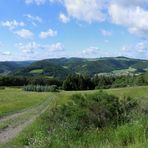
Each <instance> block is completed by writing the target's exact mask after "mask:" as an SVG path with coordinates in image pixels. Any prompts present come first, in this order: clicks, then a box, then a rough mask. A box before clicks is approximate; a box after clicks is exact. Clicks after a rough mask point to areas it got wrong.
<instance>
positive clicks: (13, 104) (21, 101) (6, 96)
mask: <svg viewBox="0 0 148 148" xmlns="http://www.w3.org/2000/svg"><path fill="white" fill-rule="evenodd" d="M49 97H50V94H49V93H34V92H29V93H28V92H25V91H22V89H21V88H20V89H17V88H5V89H0V118H1V117H3V116H6V115H10V114H13V113H16V112H20V111H24V110H26V109H29V108H31V107H34V106H37V105H39V104H41V103H42V102H44V101H45V100H47V99H48V98H49Z"/></svg>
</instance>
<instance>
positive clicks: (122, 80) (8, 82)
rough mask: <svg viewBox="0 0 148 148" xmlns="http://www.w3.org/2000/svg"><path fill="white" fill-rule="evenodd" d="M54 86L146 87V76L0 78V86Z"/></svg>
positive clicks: (72, 87)
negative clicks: (63, 78) (62, 78)
mask: <svg viewBox="0 0 148 148" xmlns="http://www.w3.org/2000/svg"><path fill="white" fill-rule="evenodd" d="M26 85H41V86H51V85H56V86H57V87H59V88H60V89H64V90H69V91H70V90H93V89H105V88H116V87H127V86H142V85H148V74H141V75H134V76H130V75H129V76H93V77H90V76H84V75H69V76H67V78H66V79H65V80H59V79H56V78H49V77H25V76H19V77H18V76H1V77H0V86H26Z"/></svg>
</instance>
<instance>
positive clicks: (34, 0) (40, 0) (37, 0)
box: [25, 0, 46, 5]
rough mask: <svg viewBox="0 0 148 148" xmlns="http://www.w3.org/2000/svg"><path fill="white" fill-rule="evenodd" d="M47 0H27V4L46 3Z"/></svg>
mask: <svg viewBox="0 0 148 148" xmlns="http://www.w3.org/2000/svg"><path fill="white" fill-rule="evenodd" d="M45 2H46V0H25V3H26V4H36V5H43V4H45Z"/></svg>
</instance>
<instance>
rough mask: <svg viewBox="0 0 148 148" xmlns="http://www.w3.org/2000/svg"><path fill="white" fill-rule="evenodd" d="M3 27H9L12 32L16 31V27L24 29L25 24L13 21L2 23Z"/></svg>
mask: <svg viewBox="0 0 148 148" xmlns="http://www.w3.org/2000/svg"><path fill="white" fill-rule="evenodd" d="M1 26H3V27H7V28H9V29H10V30H12V29H15V28H16V27H23V26H25V23H24V22H18V21H16V20H12V21H2V22H1Z"/></svg>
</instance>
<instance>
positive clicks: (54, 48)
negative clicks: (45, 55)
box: [45, 42, 64, 52]
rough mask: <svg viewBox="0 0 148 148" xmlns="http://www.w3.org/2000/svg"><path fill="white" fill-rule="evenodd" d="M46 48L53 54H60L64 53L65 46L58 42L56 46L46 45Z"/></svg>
mask: <svg viewBox="0 0 148 148" xmlns="http://www.w3.org/2000/svg"><path fill="white" fill-rule="evenodd" d="M45 48H47V49H48V50H49V51H51V52H60V51H64V46H63V44H62V43H60V42H57V43H55V44H51V45H46V46H45Z"/></svg>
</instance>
